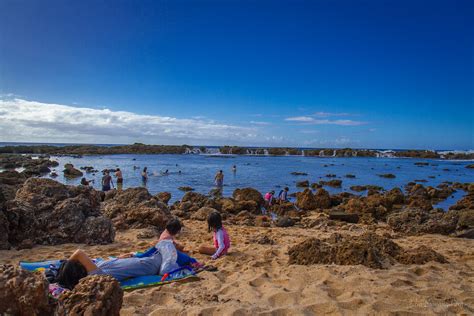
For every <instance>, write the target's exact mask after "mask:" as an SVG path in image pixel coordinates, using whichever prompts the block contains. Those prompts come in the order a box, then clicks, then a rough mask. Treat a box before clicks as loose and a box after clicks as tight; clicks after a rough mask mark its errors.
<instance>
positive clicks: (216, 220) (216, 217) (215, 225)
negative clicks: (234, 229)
mask: <svg viewBox="0 0 474 316" xmlns="http://www.w3.org/2000/svg"><path fill="white" fill-rule="evenodd" d="M207 225H208V231H209V232H210V231H212V232H213V240H214V247H208V246H205V245H202V246H201V247H199V252H200V253H202V254H205V255H210V256H211V259H213V260H215V259H217V258H219V257H221V256H223V255H225V254H227V252H228V251H229V248H230V238H229V235H228V234H227V231H226V230H225V228H224V226H222V217H221V214H220V213H219V212H212V213H211V214H209V216H208V217H207Z"/></svg>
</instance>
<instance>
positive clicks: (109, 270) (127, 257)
mask: <svg viewBox="0 0 474 316" xmlns="http://www.w3.org/2000/svg"><path fill="white" fill-rule="evenodd" d="M207 224H208V231H209V232H212V233H213V246H212V247H210V246H207V245H203V246H201V247H200V248H199V249H198V252H199V253H201V254H204V255H209V256H210V258H211V259H213V260H216V259H218V258H220V257H222V256H225V255H226V254H227V253H228V251H229V249H230V246H231V243H230V237H229V235H228V233H227V231H226V229H225V228H224V226H223V225H222V218H221V215H220V213H218V212H213V213H210V214H209V216H208V218H207ZM181 229H182V224H181V222H180V221H179V220H178V219H177V218H174V219H171V220H170V221H169V222H168V223H167V225H166V228H165V230H164V231H163V232H162V233H161V235H160V237H159V239H158V240H157V241H156V242H154V243H153V247H151V248H149V249H148V250H146V251H145V252H143V253H127V254H124V255H122V256H119V257H116V258H111V259H108V260H103V261H94V260H92V259H91V258H90V257H89V256H88V255H87V254H86V253H85V252H84V251H82V250H80V249H78V250H76V251H75V252H74V253H73V254H72V255H71V256H70V257H69V259H68V260H65V261H63V262H62V263H61V266H60V267H59V270H58V273H57V275H56V277H55V280H54V281H55V283H58V284H59V285H60V286H61V287H63V288H66V289H72V288H74V286H75V285H77V283H78V282H79V280H80V279H81V278H84V277H86V276H87V275H93V274H105V275H111V276H112V277H114V278H116V279H117V280H119V281H121V280H125V279H128V278H133V277H139V276H145V275H166V274H168V273H170V272H172V271H174V270H176V269H177V268H178V269H179V267H184V266H190V267H192V268H195V269H199V268H205V266H204V265H203V264H201V263H199V262H198V261H197V260H196V259H195V258H193V257H191V256H189V255H188V254H187V252H186V249H185V247H184V246H183V245H181V244H179V243H178V242H177V240H176V237H177V235H178V234H179V233H180V232H181Z"/></svg>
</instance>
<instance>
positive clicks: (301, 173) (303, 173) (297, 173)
mask: <svg viewBox="0 0 474 316" xmlns="http://www.w3.org/2000/svg"><path fill="white" fill-rule="evenodd" d="M291 174H292V175H294V176H307V175H308V174H307V173H306V172H297V171H293V172H292V173H291Z"/></svg>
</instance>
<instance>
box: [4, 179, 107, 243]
mask: <svg viewBox="0 0 474 316" xmlns="http://www.w3.org/2000/svg"><path fill="white" fill-rule="evenodd" d="M5 215H6V217H7V220H8V222H9V237H8V239H9V242H10V244H12V245H18V244H21V242H22V241H24V240H31V241H32V242H33V243H36V244H53V245H54V244H60V243H69V242H76V243H86V244H104V243H110V242H112V241H113V240H114V237H115V230H114V228H113V226H112V223H111V222H110V220H108V219H107V218H105V217H103V215H102V213H101V212H100V194H99V192H97V191H95V190H94V189H92V188H90V187H85V186H78V187H75V186H67V185H63V184H61V183H58V182H56V181H54V180H50V179H39V178H30V179H28V180H27V181H26V182H25V184H24V185H23V186H22V187H21V188H20V189H19V190H18V191H17V193H16V196H15V199H14V200H12V201H8V202H7V205H6V207H5Z"/></svg>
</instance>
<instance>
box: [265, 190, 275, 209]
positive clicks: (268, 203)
mask: <svg viewBox="0 0 474 316" xmlns="http://www.w3.org/2000/svg"><path fill="white" fill-rule="evenodd" d="M274 195H275V191H273V190H272V191H270V192H267V194H265V196H264V198H263V199H264V200H265V208H267V209H268V208H270V207H271V206H272V205H273V196H274Z"/></svg>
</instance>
